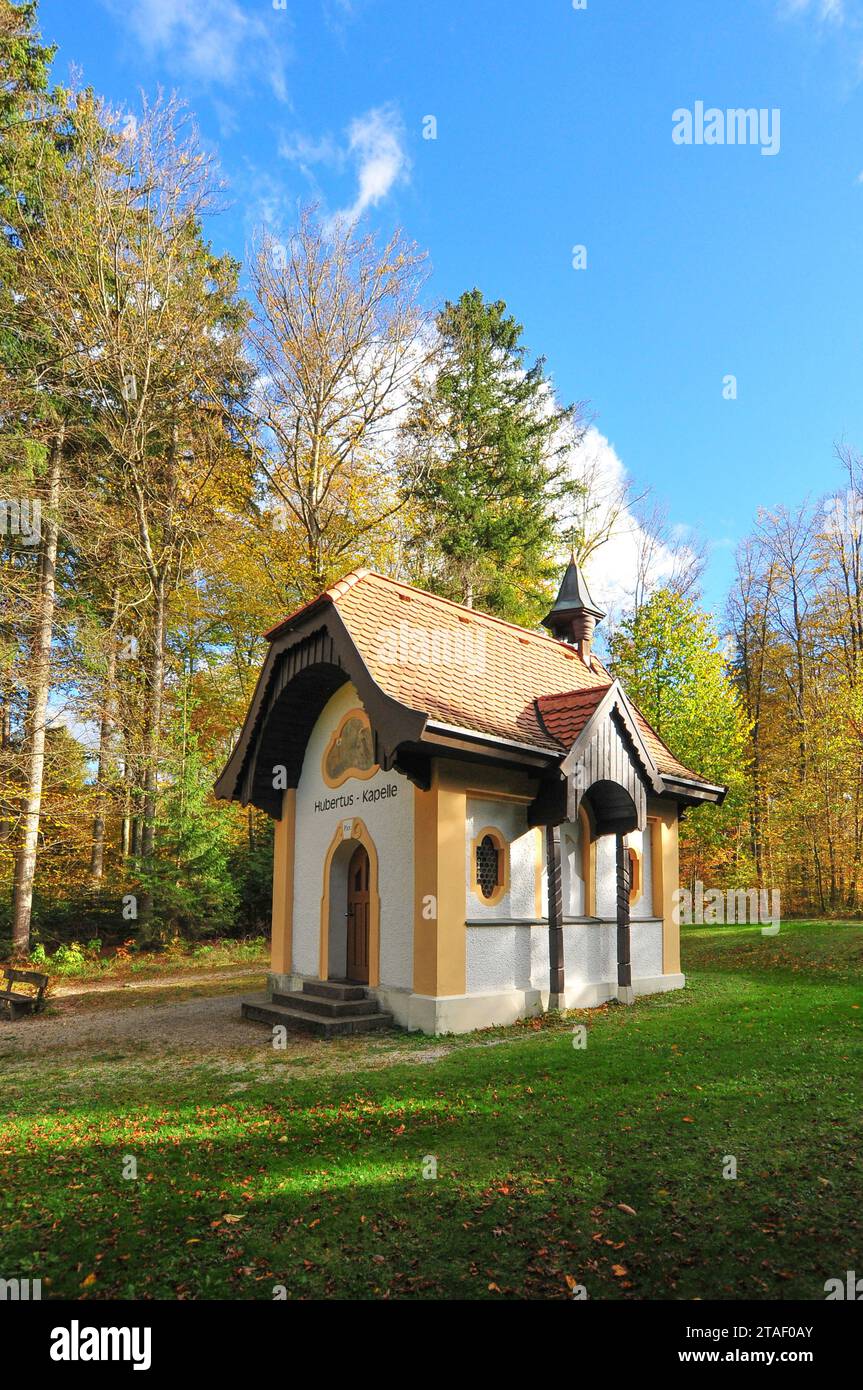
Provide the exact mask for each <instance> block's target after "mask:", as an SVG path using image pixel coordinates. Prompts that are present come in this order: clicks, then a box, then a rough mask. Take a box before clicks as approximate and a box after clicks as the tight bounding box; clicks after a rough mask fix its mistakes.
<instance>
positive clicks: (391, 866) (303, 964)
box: [293, 685, 414, 988]
mask: <svg viewBox="0 0 863 1390" xmlns="http://www.w3.org/2000/svg"><path fill="white" fill-rule="evenodd" d="M361 707H362V703H361V701H360V699H359V696H358V695H357V692H356V690H355V689H354V687H353V686H352V685H346V686H342V688H341V689H340V690H338V691H337V692H336V694H335V695H334V696H333V697H332V699H331V700H330V701H329V702H328V704H327V705H326V706H325V708H324V709H323V711H322V712H321V715H320V717H319V719H318V721H317V723H316V724H315V727H314V729H313V730H312V734H311V737H310V739H309V743H308V747H307V749H306V756H305V760H304V762H303V770H302V773H301V775H300V781H299V785H298V787H297V812H296V817H297V829H296V851H295V865H296V868H295V873H294V914H293V918H294V920H293V970H294V972H295V973H297V974H299V975H311V976H316V975H317V974H318V967H319V955H320V922H321V899H322V897H323V892H324V861H325V859H326V855H327V851H328V849H329V847H330V844H331V842H332V839H333V836H334V834H335V833H336V830H337V829H338V827H339V826H340V825H341V824H342V822H343V821H346V820H352V819H354V818H356V817H359V818H360V819H361V820H362V821H364V823H365V825H366V827H367V829H368V832H369V834H370V836H371V838H372V840H373V841H374V843H375V847H376V849H377V853H378V866H379V874H380V899H381V926H380V943H381V985H382V986H387V985H389V986H392V987H396V988H410V986H411V983H412V978H413V896H414V889H413V873H414V795H413V787H412V785H411V783H410V782H408V781H407V779H406V778H405V777H402V776H401V775H400V774H399V773H397V772H378V773H376V774H375V775H374V777H372V778H369V779H368V780H367V781H361V780H358V779H357V778H348V780H347V781H346V782H344V783H342V785H341V786H340V787H338V788H336V789H335V790H333V789H332V788H330V787H328V786H327V784H326V782H325V781H324V779H323V776H322V772H321V764H322V760H323V756H324V752H325V751H326V748H327V745H328V743H329V741H330V738H331V737H332V735H333V733H334V732H335V730H336V728H337V726H338V724H339V721H340V720H341V719H342V717H343V716H344V715H345V714H347V712H348V711H349V710H351V709H355V708H361ZM387 787H390V788H395V793H394V794H392V795H389V796H383V797H381V799H376V794H377V796H380V793H381V792H382V791H383V790H384V789H385V788H387ZM342 857H343V855H337V856H336V860H335V872H334V874H333V880H332V883H333V893H334V899H333V903H332V907H331V920H332V922H333V932H332V933H331V937H330V942H331V945H330V950H331V952H333V949H334V945H335V946H336V949H335V952H334V954H333V956H332V959H331V964H330V974H332V975H336V974H338V973H339V968H341V969H343V968H344V964H343V962H344V954H343V950H342V951H341V952H340V951H339V949H338V945H337V943H336V941H335V938H336V937H337V936H339V935H340V934H341V932H340V922H341V921H342V920H344V919H343V918H342V917H341V914H342V913H343V912H344V905H343V904H341V902H340V901H339V899H340V898H341V897H342V896H344V893H345V884H344V878H345V875H344V869H345V867H346V866H345V865H343V864H342V862H341V859H342Z"/></svg>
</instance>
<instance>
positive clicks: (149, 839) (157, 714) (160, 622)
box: [140, 574, 165, 918]
mask: <svg viewBox="0 0 863 1390" xmlns="http://www.w3.org/2000/svg"><path fill="white" fill-rule="evenodd" d="M164 675H165V577H164V574H160V575H159V577H158V581H157V584H156V590H155V593H154V595H153V632H152V639H151V645H150V660H149V662H148V667H147V725H146V729H145V733H144V795H143V806H142V815H141V846H140V848H141V859H142V860H143V862H144V866H145V867H146V866H148V865H149V864H150V863H151V862H152V859H153V853H154V850H155V847H156V800H157V791H158V780H159V753H160V751H161V728H162V683H163V680H164ZM152 906H153V895H152V893H150V892H149V890H148V891H146V892H145V893H144V895H143V897H142V900H141V916H142V917H143V918H146V917H148V916H149V915H150V912H151V910H152Z"/></svg>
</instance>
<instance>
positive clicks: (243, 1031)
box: [0, 970, 271, 1058]
mask: <svg viewBox="0 0 863 1390" xmlns="http://www.w3.org/2000/svg"><path fill="white" fill-rule="evenodd" d="M237 973H238V974H240V975H244V976H249V975H251V976H253V977H255V976H256V977H258V979H259V980H260V982H261V983H263V972H261V971H248V970H243V971H239V972H237ZM210 978H213V977H210ZM214 978H215V979H216V980H220V981H221V982H223V983H227V984H228V985H229V986H231V985H232V986H233V987H231V988H230V992H228V993H225V992H222V993H211V994H205V995H203V996H202V997H201V996H199V997H196V998H193V999H171V998H170V997H169V998H166V999H165V1000H162V1001H159V1002H158V1003H149V1002H148V1003H143V1002H137V1001H133V1000H132V999H131V998H130V999H129V1002H128V1003H126V1002H125V1000H124V1002H123V1005H121V1006H120V1007H117V1008H111V1007H110V1006H105V1005H101V1006H100V1007H99V1008H96V1009H91V1008H86V1009H83V1008H80V999H81V996H82V995H85V993H91V992H93V991H90V990H87V991H86V992H85V991H83V990H81V989H79V990H78V991H77V992H76V994H75V996H74V998H75V1000H76V1001H79V1007H78V1008H76V1007H75V1005H74V1004H73V1003H72V1001H71V999H69V998H68V997H66V998H64V997H63V996H62V995H60V994H59V993H58V995H57V996H55V997H56V999H57V1001H58V1005H59V1007H58V1008H57V1009H56V1011H55V1012H53V1013H52V1014H49V1015H45V1014H40V1015H38V1016H37V1017H35V1018H22V1019H18V1020H16V1021H15V1022H9V1021H8V1020H6V1019H2V1018H0V1057H6V1058H14V1057H19V1056H21V1057H23V1056H26V1055H27V1054H29V1053H32V1052H49V1051H53V1050H55V1049H77V1048H86V1049H88V1050H93V1049H96V1050H98V1049H99V1048H100V1047H102V1048H104V1047H106V1046H108V1047H111V1046H117V1045H119V1046H121V1047H125V1046H131V1047H141V1048H144V1049H146V1050H150V1051H155V1052H161V1051H171V1050H178V1051H189V1052H225V1051H230V1050H231V1049H233V1048H248V1047H255V1046H258V1047H261V1048H262V1049H263V1048H268V1047H270V1046H271V1035H270V1032H269V1030H268V1029H267V1028H265V1027H264V1026H263V1025H262V1024H260V1023H248V1022H246V1020H245V1019H243V1018H242V1016H241V1014H240V1000H241V999H243V998H246V997H251V995H252V994H254V993H256V992H257V991H256V990H255V988H254V984H256V983H257V980H254V981H250V983H249V985H248V987H247V988H246V989H242V988H240V989H239V990H238V989H237V987H236V985H235V984H233V981H232V979H231V977H228V979H227V980H226V978H225V976H221V977H218V976H217V977H214ZM180 983H182V984H183V985H185V986H187V987H188V988H197V987H198V986H199V985H206V983H207V978H206V977H202V976H197V977H193V978H190V977H189V976H186V977H185V978H183V979H182V981H181V982H180ZM163 986H165V987H168V988H170V986H168V982H167V981H155V982H154V981H153V980H149V981H142V982H140V983H138V982H136V984H135V985H131V986H130V989H149V990H152V989H154V988H162V987H163ZM61 1001H62V1002H61Z"/></svg>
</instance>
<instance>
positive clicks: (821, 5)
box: [780, 0, 848, 24]
mask: <svg viewBox="0 0 863 1390" xmlns="http://www.w3.org/2000/svg"><path fill="white" fill-rule="evenodd" d="M780 13H782V14H783V15H784V16H786V17H788V16H795V15H805V16H811V17H812V18H814V19H816V20H818V21H820V23H822V24H844V23H845V20H846V19H847V18H848V12H847V8H846V0H781V4H780Z"/></svg>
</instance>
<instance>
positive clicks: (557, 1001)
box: [545, 825, 565, 1009]
mask: <svg viewBox="0 0 863 1390" xmlns="http://www.w3.org/2000/svg"><path fill="white" fill-rule="evenodd" d="M545 864H546V872H547V876H548V995H549V998H548V1007H549V1009H560V1008H562V1007H563V995H564V989H565V983H564V979H565V971H564V964H563V892H562V889H561V884H560V826H559V825H547V826H546V827H545Z"/></svg>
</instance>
